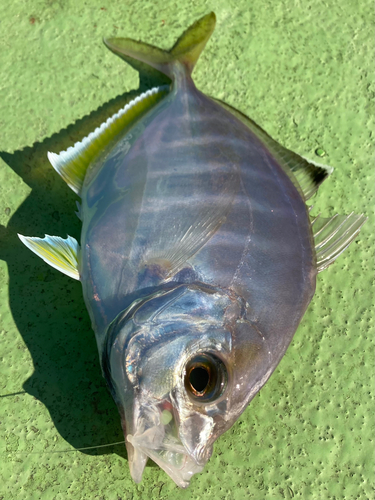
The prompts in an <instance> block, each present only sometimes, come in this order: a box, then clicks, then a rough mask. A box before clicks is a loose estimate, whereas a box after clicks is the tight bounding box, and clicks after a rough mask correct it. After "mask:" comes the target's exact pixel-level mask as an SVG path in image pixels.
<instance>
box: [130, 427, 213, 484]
mask: <svg viewBox="0 0 375 500" xmlns="http://www.w3.org/2000/svg"><path fill="white" fill-rule="evenodd" d="M126 441H127V442H126V447H127V449H128V453H129V451H130V450H129V448H130V447H131V448H132V449H133V452H132V453H131V455H132V457H133V458H136V460H135V461H134V460H132V459H130V454H129V467H130V473H131V476H132V478H133V480H134V481H135V482H136V483H139V482H140V480H141V479H142V475H143V471H144V469H145V466H146V462H147V459H148V458H151V460H153V461H154V462H155V463H156V464H157V465H158V466H159V467H160V468H161V469H163V470H164V472H166V473H167V474H168V476H169V477H170V478H171V479H172V480H173V481H174V482H175V483H176V484H177V486H179V487H180V488H187V487H188V486H189V483H190V480H191V478H192V476H193V475H194V474H197V473H199V472H201V471H202V470H203V467H204V465H205V464H206V462H207V460H205V461H204V463H202V462H200V463H199V462H198V461H197V460H196V458H195V457H194V456H192V455H191V454H189V453H188V451H187V450H186V449H185V448H184V447H183V445H182V444H181V445H180V446H181V451H180V452H174V453H173V454H174V456H173V455H170V457H169V459H168V451H167V453H166V454H165V455H164V456H163V455H162V454H161V453H160V450H158V449H155V450H154V449H152V448H147V447H144V446H142V445H139V444H137V438H136V437H134V436H132V435H131V434H128V436H127V437H126ZM182 448H183V449H182ZM162 451H165V450H162ZM173 458H174V459H177V461H179V462H180V463H179V464H173V463H172V460H171V459H173Z"/></svg>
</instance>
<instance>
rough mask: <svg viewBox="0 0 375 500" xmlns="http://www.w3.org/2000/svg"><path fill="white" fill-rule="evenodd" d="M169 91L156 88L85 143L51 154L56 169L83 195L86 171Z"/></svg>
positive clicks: (52, 163)
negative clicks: (113, 141) (101, 153)
mask: <svg viewBox="0 0 375 500" xmlns="http://www.w3.org/2000/svg"><path fill="white" fill-rule="evenodd" d="M168 90H169V86H168V85H166V86H162V87H154V88H153V89H151V90H148V91H147V92H144V93H143V94H141V95H140V96H138V97H136V98H135V99H133V100H132V101H131V102H129V103H128V104H127V105H126V106H125V107H124V108H122V109H120V111H118V112H117V113H115V114H114V115H113V116H111V117H110V118H108V120H107V121H105V122H104V123H102V124H101V125H100V127H98V128H96V129H95V130H94V132H91V133H90V134H89V135H88V136H87V137H85V138H84V139H82V141H80V142H77V143H76V144H75V145H74V146H73V147H70V148H68V149H67V150H66V151H61V152H60V153H59V154H56V153H50V152H49V153H48V159H49V161H50V163H51V165H52V166H53V168H54V169H55V170H56V171H57V172H58V173H59V174H60V175H61V177H62V178H63V179H64V181H65V182H66V183H67V184H68V186H69V187H70V188H72V189H73V191H74V192H75V193H77V194H78V195H80V194H81V190H82V185H83V181H84V179H85V175H86V171H87V168H88V166H89V165H90V163H91V162H92V160H93V159H94V158H95V157H96V156H97V155H98V154H99V153H100V152H101V151H102V150H103V148H104V147H105V146H107V144H109V143H110V142H111V141H112V139H113V138H114V137H115V136H116V135H117V134H118V133H119V132H122V131H124V129H125V128H126V127H129V126H131V125H132V124H133V123H134V122H135V120H137V119H138V118H139V117H140V116H141V115H142V114H143V113H145V112H147V111H148V110H149V109H150V108H151V107H153V106H154V105H155V104H156V103H157V102H158V101H159V100H160V99H161V98H162V97H164V96H165V95H166V94H167V92H168Z"/></svg>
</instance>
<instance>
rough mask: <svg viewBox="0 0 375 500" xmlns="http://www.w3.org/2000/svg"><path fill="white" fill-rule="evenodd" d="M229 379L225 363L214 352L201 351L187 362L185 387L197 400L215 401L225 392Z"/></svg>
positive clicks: (203, 401)
mask: <svg viewBox="0 0 375 500" xmlns="http://www.w3.org/2000/svg"><path fill="white" fill-rule="evenodd" d="M227 380H228V374H227V370H226V368H225V365H224V363H223V362H222V361H221V359H219V358H218V357H217V356H215V355H214V354H212V353H199V354H197V355H195V356H193V357H192V358H190V359H189V361H188V362H187V363H186V366H185V388H186V391H187V393H188V395H189V396H190V397H191V398H192V399H194V400H195V401H200V402H202V403H208V402H211V401H215V400H216V399H218V398H219V397H220V396H221V395H222V394H223V392H224V390H225V387H226V385H227Z"/></svg>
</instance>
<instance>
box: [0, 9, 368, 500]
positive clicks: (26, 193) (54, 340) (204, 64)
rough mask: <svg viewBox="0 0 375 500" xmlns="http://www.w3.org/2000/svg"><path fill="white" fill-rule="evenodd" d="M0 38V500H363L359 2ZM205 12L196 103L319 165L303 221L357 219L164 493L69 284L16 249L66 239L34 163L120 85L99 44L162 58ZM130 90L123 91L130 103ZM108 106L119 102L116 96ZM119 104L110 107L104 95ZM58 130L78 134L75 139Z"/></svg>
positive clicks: (73, 15) (29, 29)
mask: <svg viewBox="0 0 375 500" xmlns="http://www.w3.org/2000/svg"><path fill="white" fill-rule="evenodd" d="M3 4H4V5H3V6H2V17H1V25H0V26H1V31H0V44H1V50H0V67H1V73H0V129H1V135H0V137H1V139H0V150H1V151H3V152H2V153H0V224H2V226H1V227H0V259H2V260H1V261H0V283H1V288H0V314H1V317H0V346H1V347H0V353H1V368H0V370H1V377H0V394H1V396H2V397H1V398H0V422H1V426H0V456H1V467H0V499H4V500H8V499H9V500H13V499H17V500H18V499H20V500H21V499H22V500H23V499H25V500H26V499H27V500H33V499H42V500H51V499H56V500H60V499H61V500H62V499H64V500H65V499H74V500H81V499H90V500H91V499H98V500H99V499H101V500H119V499H121V500H130V499H131V500H138V499H144V498H151V497H152V498H160V499H163V500H164V499H165V500H167V499H171V500H172V499H174V498H176V497H177V498H179V499H191V498H194V499H205V500H209V499H219V500H221V499H231V500H232V499H235V500H237V499H238V500H242V499H244V498H254V499H256V500H259V499H284V498H285V499H291V498H301V499H317V500H318V499H319V500H321V499H324V500H325V499H337V500H339V499H345V500H349V499H350V500H354V499H361V500H362V499H369V498H373V489H372V488H373V479H374V476H373V470H374V469H373V467H374V456H373V449H374V445H373V435H374V425H373V424H374V419H373V409H374V399H373V398H374V394H373V392H374V391H373V387H374V366H373V364H374V363H373V361H374V350H373V283H372V280H373V276H374V270H373V260H372V254H373V227H374V226H373V222H374V220H373V206H374V192H373V185H374V169H373V130H374V124H373V109H374V108H373V98H374V80H373V67H372V54H373V39H374V32H373V31H374V30H373V25H374V19H373V17H374V16H373V5H372V2H370V1H362V2H351V1H350V0H340V1H339V0H333V1H331V2H323V1H319V0H316V1H314V2H310V1H307V0H290V1H284V2H274V1H271V0H268V1H264V0H253V1H252V2H248V1H247V0H237V1H234V0H216V1H202V2H176V1H173V0H163V1H161V0H154V1H153V2H146V1H141V0H128V1H125V0H122V1H117V0H116V1H113V2H109V1H108V0H103V1H102V2H99V1H97V0H92V1H90V2H73V0H70V1H59V2H54V1H50V0H47V1H36V0H33V1H29V2H23V1H21V0H18V1H15V2H7V3H4V2H3ZM210 10H215V12H216V14H217V17H218V23H217V28H216V30H215V33H214V35H213V37H212V39H211V41H210V42H209V44H208V46H207V48H206V49H205V51H204V53H203V55H202V57H201V59H200V60H199V63H198V65H197V68H196V70H195V72H194V76H195V81H196V83H197V85H198V87H199V88H200V89H201V90H203V91H204V92H206V93H207V94H210V95H213V96H215V97H218V98H220V99H224V100H225V101H227V102H228V103H229V104H232V105H233V106H235V107H237V108H239V109H241V110H242V111H244V112H245V113H247V114H249V115H250V116H251V117H252V118H253V119H254V120H256V121H257V122H258V123H259V124H260V125H262V126H263V127H264V128H265V129H266V130H267V131H268V132H269V133H270V134H271V135H273V136H274V137H275V138H276V139H278V140H279V141H280V142H281V143H283V144H284V145H285V146H287V147H290V148H291V149H294V150H296V151H297V152H298V153H300V154H302V155H305V156H307V157H310V158H313V159H314V157H315V159H316V160H317V161H319V156H318V155H317V154H316V151H319V150H323V151H324V152H325V157H324V162H327V163H329V164H330V165H332V166H334V167H335V172H334V174H333V176H332V177H331V178H330V179H329V180H327V181H326V182H325V183H324V185H323V186H322V188H321V190H320V193H319V194H318V196H316V197H315V198H314V199H313V201H312V203H313V204H314V205H315V207H314V212H318V211H322V212H323V214H324V215H327V216H329V215H332V214H333V213H335V212H336V211H337V212H339V213H348V212H350V211H352V210H353V211H355V212H357V213H360V212H364V213H366V214H367V215H368V216H369V221H368V222H367V224H366V225H365V226H364V227H363V229H362V231H361V235H360V237H359V238H358V239H357V241H356V242H355V243H354V244H353V245H352V246H351V247H350V249H349V250H347V251H346V252H345V254H344V255H343V256H341V257H340V258H339V260H338V261H337V262H336V263H335V265H334V266H332V267H330V268H329V269H328V270H327V271H325V272H324V273H322V274H320V275H319V278H318V285H317V293H316V296H315V298H314V300H313V302H312V304H311V306H310V307H309V310H308V312H307V314H306V316H305V318H304V320H303V322H302V324H301V326H300V328H299V329H298V331H297V334H296V336H295V338H294V340H293V342H292V345H291V346H290V348H289V350H288V352H287V354H286V355H285V357H284V358H283V360H282V362H281V363H280V366H279V368H278V369H277V370H276V372H275V373H274V375H273V376H272V378H271V380H270V381H269V382H268V383H267V384H266V386H265V387H264V388H263V389H262V390H261V392H260V393H259V395H258V396H257V397H256V398H255V399H254V401H253V402H252V403H251V405H250V407H249V408H248V409H247V410H246V411H245V413H244V414H243V415H242V417H241V418H240V419H239V421H238V422H237V423H236V424H235V426H234V427H233V428H232V429H231V430H230V431H228V432H227V433H226V434H225V435H224V436H222V437H221V438H220V439H219V441H218V442H217V443H216V445H215V452H214V455H213V457H212V459H211V460H210V462H209V463H208V465H207V466H206V468H205V470H204V472H203V473H202V474H200V475H197V476H195V477H194V478H193V480H192V482H191V486H190V487H189V488H188V489H187V490H178V488H177V487H176V486H175V485H174V484H173V483H172V481H171V480H170V479H169V478H168V477H167V476H166V475H165V473H164V472H162V471H161V470H160V469H159V468H158V467H156V466H153V465H152V464H150V466H149V467H147V468H146V471H145V474H144V479H143V481H142V483H141V484H140V485H135V484H134V483H133V482H132V481H131V479H130V475H129V471H128V467H127V463H126V461H125V460H126V459H125V457H126V454H125V452H124V449H123V447H122V446H115V447H112V448H100V449H97V450H87V451H86V452H71V453H48V452H50V451H53V450H66V449H74V447H75V448H79V447H84V446H93V445H96V444H104V443H108V442H115V441H120V440H121V439H122V433H121V428H120V423H119V418H118V415H117V410H116V408H115V406H114V403H113V402H112V400H111V398H110V396H109V394H107V391H106V389H105V386H104V381H103V379H102V377H101V374H100V369H99V363H98V359H97V350H96V346H95V341H94V335H93V332H92V331H91V329H90V324H89V320H88V317H87V313H86V310H85V307H84V304H83V300H82V295H81V290H80V284H79V283H76V282H73V280H70V279H69V278H67V277H66V276H63V275H60V274H59V273H58V272H57V271H54V270H53V269H49V268H48V267H47V265H46V264H44V263H43V262H42V261H41V260H40V259H38V258H37V257H35V256H34V255H32V254H31V253H30V252H28V250H27V249H26V248H23V247H22V244H21V243H20V242H19V240H18V239H17V237H16V232H20V233H22V234H27V235H33V236H43V235H44V234H45V233H48V234H56V235H60V236H63V237H65V236H66V234H67V233H69V234H71V235H72V236H75V237H76V238H78V237H79V230H80V225H79V221H78V219H76V217H75V215H74V201H75V196H74V194H73V193H72V192H70V191H69V189H68V188H67V187H66V186H65V184H64V183H63V181H62V180H60V179H59V178H58V176H57V175H56V174H55V173H54V172H53V170H52V168H51V167H50V166H49V164H48V161H47V157H46V152H47V151H48V150H52V151H59V150H61V149H65V148H66V147H68V146H69V145H71V143H72V142H74V141H76V140H79V139H81V138H82V137H83V136H84V135H85V134H87V133H88V132H89V131H90V130H91V129H93V128H95V126H96V125H97V124H98V123H100V122H101V121H102V120H104V119H105V118H106V117H107V116H109V115H110V114H111V113H112V112H113V111H115V110H116V108H119V107H120V106H121V105H122V103H123V102H124V101H125V100H126V99H128V98H129V97H130V96H131V94H129V92H130V91H131V90H133V89H137V88H138V87H139V80H138V76H137V74H136V73H135V72H134V71H133V70H132V69H130V68H129V67H127V66H126V65H125V64H124V63H123V62H122V61H121V60H120V59H118V58H116V57H114V56H113V55H112V54H111V53H110V52H109V51H108V50H106V49H105V48H104V46H103V45H102V43H101V38H102V36H112V35H118V36H130V37H133V38H140V39H142V40H144V41H148V42H150V43H154V44H156V45H158V46H160V47H164V48H167V47H168V46H170V45H172V44H173V43H174V41H175V39H176V37H177V36H179V35H180V34H181V31H182V30H183V29H184V28H186V27H187V26H189V24H191V23H192V22H193V21H194V20H196V19H197V18H199V17H200V16H202V15H203V14H205V13H207V12H209V11H210ZM144 85H145V82H141V87H142V88H143V87H144ZM124 92H125V94H124ZM116 96H119V97H116ZM77 120H79V121H78V122H77Z"/></svg>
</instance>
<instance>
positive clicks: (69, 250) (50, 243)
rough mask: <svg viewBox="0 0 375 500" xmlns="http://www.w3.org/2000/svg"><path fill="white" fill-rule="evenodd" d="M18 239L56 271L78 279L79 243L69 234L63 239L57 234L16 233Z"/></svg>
mask: <svg viewBox="0 0 375 500" xmlns="http://www.w3.org/2000/svg"><path fill="white" fill-rule="evenodd" d="M18 237H19V239H20V240H21V241H22V243H23V244H24V245H26V246H27V248H29V249H30V250H31V251H32V252H34V253H35V254H36V255H38V257H40V258H41V259H43V260H44V262H47V264H49V265H50V266H52V267H54V268H55V269H57V270H58V271H61V272H62V273H64V274H66V275H67V276H70V277H71V278H74V279H75V280H79V270H78V260H79V250H80V248H79V244H78V241H77V240H76V239H74V238H72V237H71V236H68V237H67V238H66V239H65V240H64V238H60V237H59V236H49V235H48V234H46V235H45V237H44V238H36V237H31V236H22V234H19V235H18Z"/></svg>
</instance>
